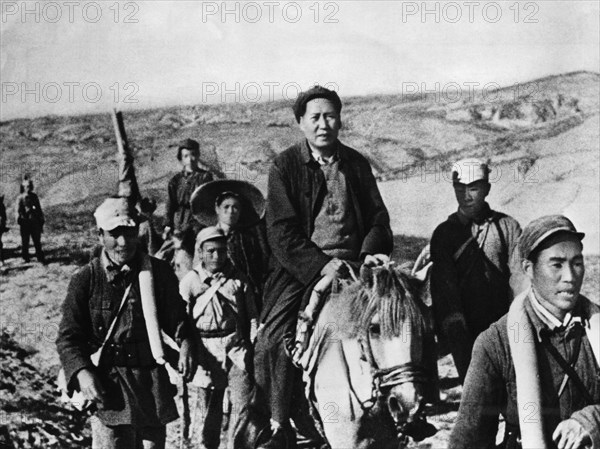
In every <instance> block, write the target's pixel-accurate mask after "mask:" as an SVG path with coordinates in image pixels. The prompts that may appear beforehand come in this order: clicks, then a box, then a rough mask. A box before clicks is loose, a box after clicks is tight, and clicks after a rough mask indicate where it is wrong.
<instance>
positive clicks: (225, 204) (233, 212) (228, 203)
mask: <svg viewBox="0 0 600 449" xmlns="http://www.w3.org/2000/svg"><path fill="white" fill-rule="evenodd" d="M215 210H216V212H217V217H218V219H219V223H223V224H225V225H227V226H236V225H237V223H238V221H239V220H240V214H241V212H242V209H241V204H240V201H239V200H238V199H237V198H233V197H230V198H225V199H224V200H223V201H221V204H219V205H218V206H217V207H216V208H215Z"/></svg>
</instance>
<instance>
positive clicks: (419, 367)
mask: <svg viewBox="0 0 600 449" xmlns="http://www.w3.org/2000/svg"><path fill="white" fill-rule="evenodd" d="M419 287H420V284H419V282H418V281H417V280H416V279H415V278H413V277H412V276H411V275H410V274H409V273H408V272H406V271H404V270H403V269H400V268H398V267H397V266H396V265H394V263H393V262H391V263H386V264H384V265H382V266H379V267H374V268H368V267H366V266H363V267H362V268H361V275H360V279H359V280H356V281H353V282H350V283H348V284H347V285H345V286H342V288H341V291H339V292H338V293H332V294H331V295H330V297H329V299H328V300H327V301H326V302H325V304H324V306H323V308H322V310H321V312H320V313H319V315H318V318H317V320H316V322H315V330H314V332H313V337H312V339H311V344H310V347H309V351H308V353H309V354H310V356H309V359H310V360H309V361H308V362H307V363H306V364H305V367H306V370H305V373H304V380H305V382H306V393H307V397H308V399H309V400H310V401H311V403H312V405H313V407H314V409H315V410H316V411H317V412H318V413H319V415H320V420H321V424H322V429H323V432H324V436H325V438H326V439H327V441H328V443H329V445H330V446H331V447H332V448H333V449H337V448H364V449H366V448H372V449H374V448H388V447H390V448H391V447H394V448H398V447H399V446H400V447H402V446H405V445H406V444H407V443H408V442H409V438H413V439H414V440H416V441H420V440H422V439H424V438H425V437H429V436H431V435H433V434H434V433H435V431H436V430H435V427H433V426H432V425H431V424H429V423H427V421H426V419H425V414H424V412H425V410H424V406H425V404H426V403H427V402H433V401H435V399H436V396H437V384H436V382H435V380H436V379H437V365H436V363H437V362H436V358H435V350H434V346H433V345H434V337H433V329H432V324H431V321H430V319H429V317H428V313H427V310H426V308H425V306H424V305H423V303H422V302H421V301H420V299H419ZM305 360H306V359H305Z"/></svg>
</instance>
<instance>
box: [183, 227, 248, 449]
mask: <svg viewBox="0 0 600 449" xmlns="http://www.w3.org/2000/svg"><path fill="white" fill-rule="evenodd" d="M196 258H197V260H198V264H197V265H196V266H195V267H194V269H193V270H192V271H190V272H189V273H187V274H186V275H185V277H184V278H183V279H182V280H181V284H180V286H179V291H180V293H181V296H182V297H183V299H184V300H185V301H186V302H188V310H189V313H190V314H191V316H192V318H193V321H194V323H195V325H196V333H197V335H198V336H199V338H200V339H201V341H202V345H200V346H199V349H200V352H201V353H200V354H199V357H200V360H201V361H202V362H201V363H200V366H199V367H198V370H197V371H196V375H195V376H194V379H193V380H192V382H191V385H192V386H193V387H194V388H193V391H194V392H195V393H197V398H196V400H195V404H194V407H193V408H192V416H193V417H194V419H193V421H192V423H191V430H192V443H193V444H197V447H201V448H206V449H217V448H218V447H219V442H220V438H221V421H222V419H223V397H224V394H225V388H226V387H229V392H230V399H231V404H232V413H231V416H230V421H229V438H228V447H230V448H232V447H238V446H234V441H235V439H236V434H237V431H238V427H239V426H238V423H239V422H240V421H241V420H242V417H243V414H244V413H245V410H246V408H245V407H246V405H247V403H248V400H249V397H250V390H251V385H252V384H251V380H250V374H249V373H250V372H251V367H252V357H251V353H252V350H251V347H252V343H253V342H254V339H255V338H256V329H257V313H256V307H255V302H254V294H253V290H252V288H251V285H250V283H249V279H248V278H247V277H246V275H245V274H244V273H243V272H241V271H240V270H238V269H237V268H236V267H235V266H234V265H233V264H232V262H231V260H230V259H229V258H228V257H227V236H226V235H225V232H224V231H223V230H222V229H221V228H219V227H217V226H208V227H206V228H204V229H202V230H201V231H200V232H199V233H198V236H197V238H196Z"/></svg>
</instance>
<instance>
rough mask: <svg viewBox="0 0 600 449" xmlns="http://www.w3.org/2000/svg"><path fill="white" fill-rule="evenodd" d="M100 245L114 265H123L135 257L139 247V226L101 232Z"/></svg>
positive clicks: (120, 227) (121, 227)
mask: <svg viewBox="0 0 600 449" xmlns="http://www.w3.org/2000/svg"><path fill="white" fill-rule="evenodd" d="M100 243H102V245H103V246H104V249H105V251H106V253H107V254H108V257H109V258H110V259H111V260H112V261H113V262H114V263H116V264H117V265H123V264H125V263H127V262H129V261H131V259H133V256H135V251H136V249H137V245H138V228H137V226H136V227H132V226H119V227H118V228H115V229H113V230H111V231H104V230H100Z"/></svg>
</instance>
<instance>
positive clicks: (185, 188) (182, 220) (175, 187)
mask: <svg viewBox="0 0 600 449" xmlns="http://www.w3.org/2000/svg"><path fill="white" fill-rule="evenodd" d="M212 180H213V175H212V173H210V172H208V171H206V170H202V169H200V168H198V169H197V170H196V171H194V172H193V173H184V172H183V171H181V172H179V173H177V174H176V175H175V176H173V177H172V178H171V180H170V181H169V186H168V193H169V198H168V201H167V225H168V226H170V227H171V229H172V230H174V231H186V230H187V229H189V228H190V227H191V228H195V227H196V223H195V222H196V220H195V219H194V217H193V215H192V212H191V209H190V199H191V197H192V193H194V190H196V189H197V188H198V187H200V186H201V185H202V184H205V183H207V182H209V181H212ZM194 230H196V229H194Z"/></svg>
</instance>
